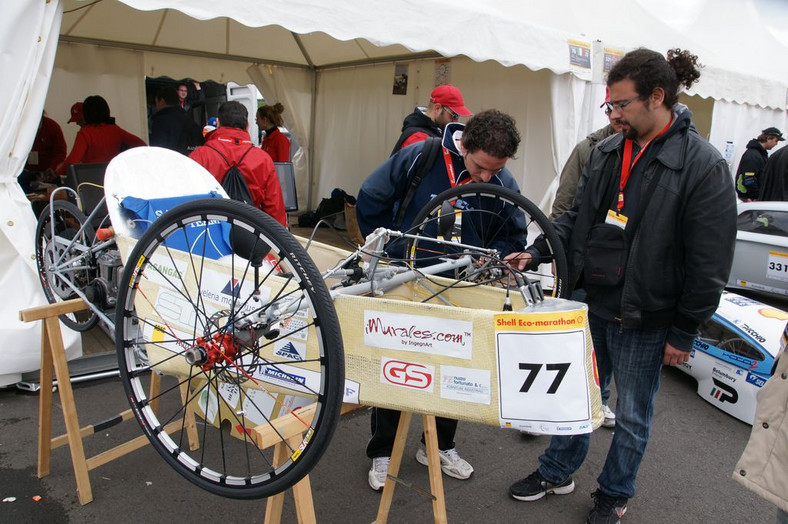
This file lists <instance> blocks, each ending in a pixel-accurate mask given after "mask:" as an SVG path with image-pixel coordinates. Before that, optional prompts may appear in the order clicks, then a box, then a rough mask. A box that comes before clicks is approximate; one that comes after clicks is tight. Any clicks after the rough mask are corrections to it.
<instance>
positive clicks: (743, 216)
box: [727, 202, 788, 297]
mask: <svg viewBox="0 0 788 524" xmlns="http://www.w3.org/2000/svg"><path fill="white" fill-rule="evenodd" d="M738 213H739V214H738V219H737V224H736V229H737V231H736V251H735V253H734V256H733V267H732V268H731V275H730V278H729V279H728V286H727V287H730V288H739V289H755V290H757V291H762V292H766V293H772V294H775V295H779V296H783V297H785V296H788V202H748V203H739V207H738Z"/></svg>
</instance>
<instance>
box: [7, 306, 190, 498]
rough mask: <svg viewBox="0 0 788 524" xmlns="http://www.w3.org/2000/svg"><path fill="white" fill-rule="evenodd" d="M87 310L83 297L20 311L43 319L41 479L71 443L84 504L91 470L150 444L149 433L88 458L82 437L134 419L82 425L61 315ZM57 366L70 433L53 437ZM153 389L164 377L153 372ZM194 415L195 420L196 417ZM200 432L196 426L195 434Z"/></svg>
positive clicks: (23, 315) (124, 415) (120, 416)
mask: <svg viewBox="0 0 788 524" xmlns="http://www.w3.org/2000/svg"><path fill="white" fill-rule="evenodd" d="M84 309H87V304H86V303H85V302H83V301H82V300H81V299H73V300H67V301H65V302H59V303H57V304H48V305H45V306H38V307H34V308H30V309H25V310H22V311H20V312H19V319H20V320H22V321H23V322H33V321H36V320H43V321H44V323H43V325H42V327H41V374H40V381H41V389H40V391H39V395H40V396H39V401H38V478H43V477H46V476H47V475H49V463H50V457H51V452H52V450H53V449H55V448H59V447H61V446H64V445H66V444H68V447H69V449H70V450H71V463H72V465H73V466H74V477H75V478H76V481H77V497H78V498H79V503H80V504H82V505H84V504H87V503H88V502H91V501H92V500H93V491H92V490H91V487H90V477H89V476H88V471H90V470H92V469H95V468H97V467H99V466H101V465H104V464H106V463H108V462H110V461H112V460H114V459H116V458H118V457H122V456H123V455H125V454H127V453H130V452H132V451H134V450H136V449H139V448H141V447H143V446H144V445H146V444H147V443H148V439H147V437H145V435H140V436H139V437H137V438H134V439H132V440H129V441H128V442H124V443H123V444H120V445H118V446H116V447H114V448H112V449H109V450H107V451H104V452H103V453H100V454H98V455H95V456H93V457H90V458H88V459H86V458H85V449H84V447H83V445H82V439H83V438H84V437H86V436H88V435H92V434H93V433H95V432H96V431H100V430H102V429H105V428H107V427H110V426H114V425H115V424H118V423H120V422H123V421H126V420H129V419H131V418H133V414H132V412H131V410H130V409H127V410H126V411H124V412H122V413H119V414H118V415H116V416H114V417H112V418H110V419H108V420H106V421H104V422H101V423H99V424H94V425H90V426H85V427H84V428H80V427H79V420H78V418H77V408H76V405H75V404H74V392H73V390H72V389H71V378H70V376H69V372H68V363H67V361H66V350H65V347H64V345H63V334H62V332H61V331H60V321H59V320H58V316H59V315H63V314H66V313H73V312H75V311H82V310H84ZM53 367H54V372H55V376H56V378H57V383H58V394H59V395H60V403H61V405H62V408H63V418H64V420H65V424H66V434H65V435H60V436H58V437H54V438H52V436H51V435H52V396H53V392H52V370H53ZM150 387H151V392H155V391H158V388H159V387H160V378H159V377H158V375H156V374H155V373H151V385H150ZM190 418H191V423H192V424H193V423H194V419H193V418H192V417H190ZM194 435H196V427H195V433H194Z"/></svg>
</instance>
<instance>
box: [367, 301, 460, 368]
mask: <svg viewBox="0 0 788 524" xmlns="http://www.w3.org/2000/svg"><path fill="white" fill-rule="evenodd" d="M364 344H366V345H368V346H374V347H378V348H385V349H396V350H400V351H412V352H415V353H428V354H431V355H443V356H447V357H455V358H462V359H466V360H470V359H471V357H472V354H473V323H472V322H467V321H464V320H450V319H445V318H438V317H430V316H425V315H406V314H401V313H387V312H383V311H374V310H365V311H364Z"/></svg>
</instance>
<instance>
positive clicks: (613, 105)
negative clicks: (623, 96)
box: [605, 96, 642, 113]
mask: <svg viewBox="0 0 788 524" xmlns="http://www.w3.org/2000/svg"><path fill="white" fill-rule="evenodd" d="M638 98H642V97H641V96H633V97H632V98H630V99H629V100H624V101H622V102H605V112H606V113H607V112H608V111H609V112H611V113H612V112H613V110H614V109H618V110H619V111H621V110H622V109H624V108H625V107H627V106H628V105H629V104H631V103H632V102H634V101H635V100H637V99H638Z"/></svg>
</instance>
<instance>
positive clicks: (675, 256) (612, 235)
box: [509, 49, 736, 523]
mask: <svg viewBox="0 0 788 524" xmlns="http://www.w3.org/2000/svg"><path fill="white" fill-rule="evenodd" d="M699 77H700V72H699V69H698V65H697V57H695V56H694V55H691V54H689V53H688V52H687V51H681V50H678V49H676V50H671V51H669V52H668V58H667V60H666V59H665V57H664V56H662V55H661V54H660V53H657V52H655V51H651V50H648V49H637V50H635V51H632V52H629V53H627V54H626V55H625V56H624V57H623V58H622V59H621V60H620V61H619V62H618V63H617V64H616V65H615V66H614V67H613V69H612V70H611V71H610V74H609V76H608V80H607V85H608V87H609V88H610V101H609V102H607V108H608V109H609V110H610V111H611V118H616V119H618V120H619V121H620V123H621V126H622V132H621V133H618V134H615V135H613V136H611V137H609V138H607V139H605V140H603V141H601V142H600V143H598V144H597V145H596V146H595V147H594V149H593V150H592V151H591V156H590V158H589V160H588V163H587V165H586V167H585V168H584V170H583V174H582V177H581V179H580V182H579V184H578V191H577V196H576V198H575V201H574V204H573V206H572V208H571V209H570V210H569V211H567V212H566V213H564V214H563V215H561V217H559V218H558V219H557V220H556V221H555V222H554V223H553V224H554V226H555V228H556V231H557V233H558V235H559V237H560V238H561V241H562V243H563V245H564V248H565V250H566V253H567V259H568V262H569V272H570V282H569V284H570V288H571V287H572V286H574V284H575V283H576V282H577V280H578V278H580V276H581V275H582V277H583V283H584V287H585V289H586V291H587V299H586V302H587V303H588V308H589V325H590V328H591V336H592V338H593V342H594V350H595V352H596V357H597V364H598V366H599V370H600V375H601V374H603V373H609V372H610V371H611V370H612V373H613V377H614V380H615V382H616V391H617V393H618V400H617V404H616V431H615V434H614V436H613V441H612V443H611V444H610V449H609V451H608V454H607V459H606V461H605V464H604V466H603V468H602V472H601V474H600V475H599V477H598V478H597V482H598V484H599V488H598V489H597V490H596V491H595V492H594V493H593V495H592V496H593V498H594V507H593V509H592V510H591V512H590V513H589V514H588V518H587V519H586V522H588V523H616V522H619V521H620V518H621V516H622V515H623V514H624V512H625V511H626V509H627V502H628V499H630V498H632V497H633V496H634V494H635V479H636V477H637V473H638V468H639V467H640V463H641V461H642V459H643V455H644V453H645V450H646V444H647V443H648V438H649V432H650V429H651V419H652V416H653V414H654V402H655V397H656V394H657V390H658V389H659V382H660V372H661V370H662V366H663V365H665V366H680V365H683V364H684V363H685V362H687V361H688V360H689V358H690V350H691V349H692V343H693V341H694V339H695V337H696V336H697V335H698V326H699V325H700V324H702V323H703V322H705V321H706V320H708V319H709V318H710V317H711V315H712V313H714V310H715V309H716V307H717V304H718V302H719V298H720V294H721V293H722V290H723V288H724V286H725V283H726V282H727V281H728V273H729V272H730V268H731V263H732V261H733V246H734V242H735V237H736V195H735V191H734V189H733V184H732V183H731V178H730V173H729V171H728V168H727V165H726V163H725V160H723V158H722V156H721V155H720V153H719V152H718V151H717V150H716V149H715V148H714V147H713V146H711V145H710V144H709V143H708V142H707V141H705V140H704V139H703V138H702V137H701V136H700V135H699V134H698V132H697V131H696V130H695V126H694V125H693V124H692V120H691V118H692V115H691V113H690V112H689V110H688V109H687V108H686V106H684V105H682V104H679V103H678V94H679V88H680V86H682V85H683V86H685V87H689V86H690V85H692V83H693V82H694V81H695V80H697V79H698V78H699ZM543 244H544V242H543V240H542V239H537V241H536V242H535V243H534V245H533V246H531V247H529V248H528V249H527V250H526V251H525V253H524V254H512V255H510V257H509V258H510V260H511V264H512V265H513V266H515V267H518V268H520V269H523V268H525V267H530V266H531V265H533V264H536V263H538V262H539V259H540V257H541V256H542V253H546V250H545V246H544V245H543ZM589 441H590V434H583V435H574V436H554V437H553V438H552V440H551V442H550V446H549V447H548V448H547V450H546V451H545V452H544V454H543V455H541V456H540V457H539V463H540V465H539V468H538V469H537V470H536V471H534V472H533V473H532V474H531V475H529V476H528V477H526V478H524V479H522V480H519V481H517V482H515V483H514V484H512V486H511V487H510V494H511V495H512V497H514V498H516V499H518V500H524V501H534V500H537V499H540V498H542V497H544V496H545V495H546V494H556V495H565V494H568V493H571V492H572V491H573V490H574V487H575V483H574V481H573V480H572V474H573V473H574V472H575V471H577V469H578V468H579V467H580V466H581V465H582V464H583V462H584V461H585V458H586V455H587V454H588V447H589Z"/></svg>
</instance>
